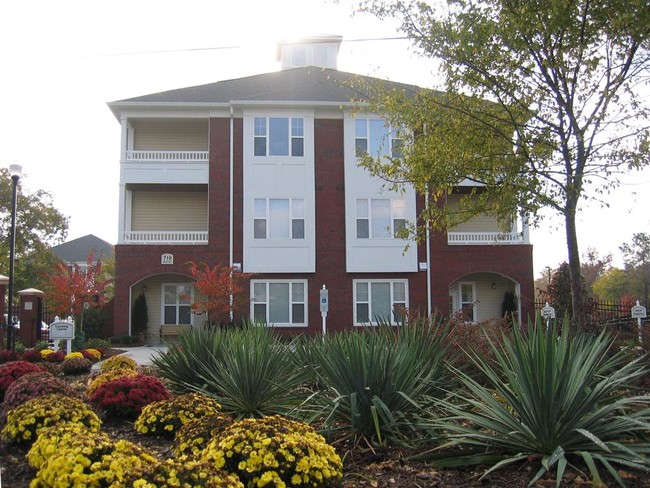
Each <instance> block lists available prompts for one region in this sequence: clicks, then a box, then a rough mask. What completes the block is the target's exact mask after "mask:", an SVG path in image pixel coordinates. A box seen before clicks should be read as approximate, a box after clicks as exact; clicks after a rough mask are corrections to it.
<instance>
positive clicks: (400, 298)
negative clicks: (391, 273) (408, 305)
mask: <svg viewBox="0 0 650 488" xmlns="http://www.w3.org/2000/svg"><path fill="white" fill-rule="evenodd" d="M393 301H394V302H406V283H404V282H403V281H395V282H394V283H393Z"/></svg>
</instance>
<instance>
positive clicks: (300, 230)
mask: <svg viewBox="0 0 650 488" xmlns="http://www.w3.org/2000/svg"><path fill="white" fill-rule="evenodd" d="M291 238H292V239H304V238H305V221H304V220H303V219H293V220H292V221H291Z"/></svg>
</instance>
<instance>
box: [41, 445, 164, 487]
mask: <svg viewBox="0 0 650 488" xmlns="http://www.w3.org/2000/svg"><path fill="white" fill-rule="evenodd" d="M157 463H158V460H157V459H156V457H155V456H153V454H151V453H150V452H149V451H148V450H146V449H144V448H142V447H140V446H138V445H137V444H134V443H132V442H129V441H124V440H120V441H117V442H115V443H113V442H112V441H105V440H102V439H98V438H94V437H90V436H88V437H84V438H82V439H80V442H78V443H73V444H70V445H68V446H66V447H65V448H64V449H60V450H58V451H57V452H56V453H54V454H53V455H51V456H50V457H48V458H47V460H45V462H44V463H43V464H42V466H41V468H40V469H39V470H38V473H37V474H36V478H34V480H33V481H32V483H31V484H30V488H47V487H52V486H97V487H100V486H115V487H118V486H124V487H126V486H133V482H134V481H135V480H136V479H139V478H141V477H142V476H143V475H144V474H145V473H146V472H148V471H149V470H151V469H152V467H154V466H155V465H156V464H157Z"/></svg>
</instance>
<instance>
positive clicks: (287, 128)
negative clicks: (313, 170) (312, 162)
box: [253, 117, 305, 157]
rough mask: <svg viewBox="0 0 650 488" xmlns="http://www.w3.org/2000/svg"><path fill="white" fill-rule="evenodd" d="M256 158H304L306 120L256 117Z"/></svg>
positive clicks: (254, 123) (254, 121) (254, 148)
mask: <svg viewBox="0 0 650 488" xmlns="http://www.w3.org/2000/svg"><path fill="white" fill-rule="evenodd" d="M253 133H254V145H253V154H254V155H255V156H294V157H299V156H304V155H305V154H304V153H305V119H303V118H302V117H255V118H254V120H253Z"/></svg>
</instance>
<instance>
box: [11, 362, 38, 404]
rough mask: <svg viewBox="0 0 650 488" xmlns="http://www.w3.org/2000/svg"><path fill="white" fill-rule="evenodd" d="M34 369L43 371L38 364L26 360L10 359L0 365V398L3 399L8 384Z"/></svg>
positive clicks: (32, 371)
mask: <svg viewBox="0 0 650 488" xmlns="http://www.w3.org/2000/svg"><path fill="white" fill-rule="evenodd" d="M36 371H45V370H44V369H43V368H41V367H40V366H37V365H36V364H33V363H30V362H28V361H11V362H9V363H5V364H3V365H2V366H0V400H3V399H4V396H5V392H6V391H7V388H9V385H11V384H12V383H13V382H14V381H16V380H17V379H18V378H20V377H21V376H24V375H26V374H27V373H34V372H36Z"/></svg>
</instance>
